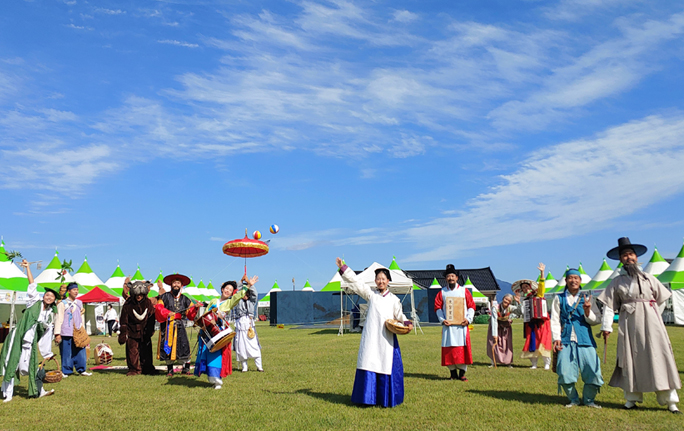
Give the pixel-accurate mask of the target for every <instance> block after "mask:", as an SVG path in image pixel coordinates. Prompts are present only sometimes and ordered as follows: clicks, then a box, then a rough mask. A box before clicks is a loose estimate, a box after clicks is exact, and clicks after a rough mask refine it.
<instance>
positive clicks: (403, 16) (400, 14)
mask: <svg viewBox="0 0 684 431" xmlns="http://www.w3.org/2000/svg"><path fill="white" fill-rule="evenodd" d="M393 15H394V20H395V21H398V22H404V23H406V22H411V21H415V20H416V19H418V15H417V14H415V13H413V12H409V11H407V10H397V11H394V14H393Z"/></svg>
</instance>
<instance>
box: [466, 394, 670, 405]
mask: <svg viewBox="0 0 684 431" xmlns="http://www.w3.org/2000/svg"><path fill="white" fill-rule="evenodd" d="M466 392H470V393H472V394H477V395H483V396H485V397H490V398H497V399H500V400H506V401H519V402H523V403H527V404H557V405H563V406H564V405H565V404H567V403H568V398H567V397H565V396H562V395H549V394H531V393H529V392H522V391H494V390H479V389H468V390H466ZM596 403H597V404H599V405H601V406H602V407H604V408H610V409H617V410H622V407H623V405H622V404H618V403H606V402H601V400H600V399H597V400H596ZM638 410H658V409H656V408H651V407H642V406H639V408H638Z"/></svg>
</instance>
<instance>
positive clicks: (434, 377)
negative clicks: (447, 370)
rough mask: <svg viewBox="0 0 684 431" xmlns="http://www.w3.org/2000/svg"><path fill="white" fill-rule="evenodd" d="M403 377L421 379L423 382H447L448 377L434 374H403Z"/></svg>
mask: <svg viewBox="0 0 684 431" xmlns="http://www.w3.org/2000/svg"><path fill="white" fill-rule="evenodd" d="M404 377H409V378H412V379H423V380H449V375H448V374H444V375H436V374H425V373H404Z"/></svg>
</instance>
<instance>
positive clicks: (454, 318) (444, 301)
mask: <svg viewBox="0 0 684 431" xmlns="http://www.w3.org/2000/svg"><path fill="white" fill-rule="evenodd" d="M444 278H446V282H447V286H446V287H442V290H440V291H439V292H437V297H435V312H436V313H437V318H438V319H439V321H440V323H441V324H442V366H444V367H447V368H449V372H450V373H451V375H450V377H449V378H450V379H451V380H461V381H463V382H467V381H468V379H467V378H466V377H465V373H466V371H467V370H468V365H470V364H472V363H473V354H472V351H471V349H470V330H469V329H468V325H470V324H471V323H472V322H473V318H474V317H475V301H473V295H472V294H471V293H470V291H469V290H468V289H466V288H465V287H464V286H461V285H459V284H458V272H457V271H456V268H454V265H452V264H448V265H447V267H446V270H445V271H444Z"/></svg>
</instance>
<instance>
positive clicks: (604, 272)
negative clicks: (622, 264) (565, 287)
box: [582, 259, 613, 292]
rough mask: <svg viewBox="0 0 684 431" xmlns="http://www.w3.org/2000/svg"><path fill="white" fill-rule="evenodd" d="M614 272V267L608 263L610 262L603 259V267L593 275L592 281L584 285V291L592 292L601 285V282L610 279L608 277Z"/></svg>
mask: <svg viewBox="0 0 684 431" xmlns="http://www.w3.org/2000/svg"><path fill="white" fill-rule="evenodd" d="M612 273H613V268H611V267H610V265H608V262H606V259H603V263H601V267H600V268H599V270H598V271H597V272H596V274H595V275H594V276H593V277H592V279H591V281H590V282H589V283H587V284H586V285H584V287H582V291H585V292H591V291H593V290H594V289H596V288H597V287H599V286H600V285H601V284H603V282H604V281H606V280H608V277H610V275H611V274H612Z"/></svg>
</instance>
